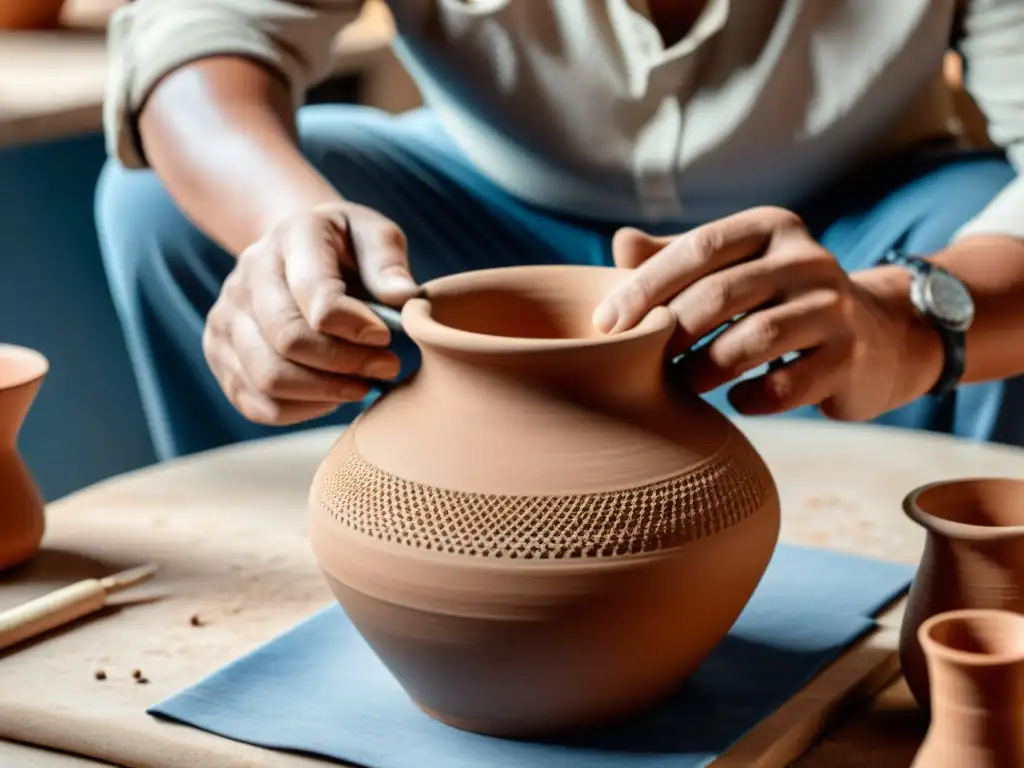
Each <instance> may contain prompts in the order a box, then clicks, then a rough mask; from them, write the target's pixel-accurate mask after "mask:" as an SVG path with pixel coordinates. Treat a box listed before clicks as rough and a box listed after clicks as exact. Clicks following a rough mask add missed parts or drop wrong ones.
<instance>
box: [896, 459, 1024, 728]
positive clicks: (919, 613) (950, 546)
mask: <svg viewBox="0 0 1024 768" xmlns="http://www.w3.org/2000/svg"><path fill="white" fill-rule="evenodd" d="M903 509H904V511H905V512H906V514H907V515H908V516H909V517H910V519H911V520H913V521H914V522H916V523H918V524H919V525H921V526H923V527H924V528H925V530H926V531H927V537H926V539H925V547H924V554H923V555H922V558H921V563H920V565H919V567H918V570H917V574H916V576H915V577H914V583H913V584H912V585H911V588H910V594H909V595H908V598H907V609H906V613H905V614H904V618H903V625H902V628H901V633H900V663H901V665H902V667H903V674H904V676H905V677H906V680H907V684H908V686H909V687H910V690H911V692H912V693H913V694H914V698H915V699H916V700H917V703H918V705H920V707H921V708H922V709H927V708H928V706H929V694H928V674H927V669H926V665H925V659H924V653H923V651H922V649H921V644H920V641H919V637H918V630H919V628H920V627H921V624H922V623H923V622H924V621H926V620H927V619H928V618H930V617H932V616H935V615H936V614H939V613H944V612H946V611H953V610H958V609H961V608H983V609H997V610H1008V611H1014V612H1016V613H1024V591H1022V589H1021V586H1022V583H1024V480H1018V479H1013V478H965V479H958V480H948V481H941V482H936V483H931V484H929V485H925V486H923V487H921V488H918V489H916V490H914V491H912V492H911V493H910V494H908V495H907V497H906V498H905V499H904V501H903Z"/></svg>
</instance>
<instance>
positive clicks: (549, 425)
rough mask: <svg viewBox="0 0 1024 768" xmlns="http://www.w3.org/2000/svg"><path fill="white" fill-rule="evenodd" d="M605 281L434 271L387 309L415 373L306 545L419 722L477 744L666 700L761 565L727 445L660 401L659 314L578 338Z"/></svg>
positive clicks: (667, 318) (703, 407)
mask: <svg viewBox="0 0 1024 768" xmlns="http://www.w3.org/2000/svg"><path fill="white" fill-rule="evenodd" d="M624 276H625V274H624V273H623V272H622V271H619V270H615V269H610V268H602V267H561V266H551V267H546V266H545V267H513V268H500V269H489V270H481V271H476V272H470V273H464V274H460V275H456V276H452V277H447V278H443V279H440V280H437V281H434V282H431V283H428V284H426V285H425V286H424V287H423V295H422V297H420V298H415V299H413V300H411V301H409V302H408V303H407V304H406V305H405V307H404V308H403V311H402V323H403V326H404V329H405V331H406V332H407V333H408V334H409V336H410V337H411V338H412V339H413V340H414V341H415V342H416V344H417V345H418V346H419V348H420V350H421V352H422V362H421V366H420V368H419V370H418V372H417V373H416V374H415V375H414V376H412V377H411V378H410V379H409V380H408V381H406V382H404V383H402V384H400V385H398V386H396V387H395V388H394V389H393V390H392V391H391V392H390V393H389V394H387V395H385V396H384V397H383V398H381V399H379V400H378V401H377V402H375V403H374V404H373V405H372V406H371V407H370V408H369V409H368V410H367V411H366V412H364V413H363V414H362V415H361V416H360V417H359V419H358V420H357V421H356V422H355V423H354V424H353V425H352V426H351V427H350V428H349V429H348V430H346V431H345V432H344V433H343V434H342V436H341V438H340V439H339V440H338V441H337V443H336V444H335V445H334V447H333V449H332V450H331V452H330V455H329V456H328V457H327V458H326V460H325V461H324V462H323V464H322V465H321V467H320V469H319V471H318V473H317V475H316V479H315V481H314V483H313V488H312V491H311V495H310V521H311V527H310V534H311V539H312V543H313V546H314V549H315V552H316V555H317V557H318V559H319V562H320V564H321V566H322V569H323V571H324V573H325V574H326V577H327V581H328V583H329V585H330V587H331V589H332V590H333V592H334V594H335V596H336V597H337V599H338V601H339V602H340V603H341V605H342V607H343V608H344V610H345V611H346V612H347V614H348V616H349V617H350V618H351V620H352V622H353V623H354V625H355V626H356V627H357V628H358V630H359V631H360V632H361V633H362V635H363V637H364V638H365V639H366V640H367V642H368V643H369V645H370V646H371V647H372V648H373V649H374V651H375V652H376V653H377V655H378V656H379V658H380V659H381V660H382V661H383V663H384V664H385V665H386V666H387V667H388V668H389V669H390V671H391V672H392V674H393V675H394V676H395V677H396V678H397V680H398V681H399V682H400V684H401V685H402V686H403V687H404V688H405V690H406V692H407V693H408V694H409V695H410V696H411V698H412V699H413V700H414V701H415V702H416V703H417V704H418V705H419V706H420V707H422V708H423V709H424V710H426V711H427V712H428V713H429V714H431V715H432V716H434V717H436V718H438V719H440V720H441V721H443V722H446V723H448V724H450V725H454V726H456V727H459V728H463V729H467V730H472V731H478V732H483V733H488V734H492V735H503V736H519V737H538V736H542V735H544V734H551V733H556V732H560V731H566V730H573V729H576V728H582V727H585V726H590V725H596V724H599V723H602V722H606V721H608V720H610V719H612V718H616V717H618V716H623V715H626V714H629V713H632V712H634V711H636V710H638V709H641V708H644V707H646V706H647V705H650V704H652V703H654V702H655V701H657V700H658V699H660V698H661V697H663V696H665V695H667V694H668V693H670V692H671V691H673V690H674V689H675V688H676V687H677V686H678V685H679V684H680V682H681V681H682V680H684V679H685V678H686V677H687V676H688V675H690V673H692V672H693V671H694V669H695V668H696V667H697V666H698V665H699V664H700V662H701V661H702V660H703V659H704V658H705V657H706V656H707V655H708V653H709V652H710V651H711V650H712V649H713V648H714V646H715V645H716V644H717V643H718V642H719V641H720V640H721V639H722V638H723V636H724V635H725V634H726V633H727V631H728V630H729V628H730V627H731V626H732V624H733V622H734V621H735V620H736V618H737V617H738V616H739V613H740V611H741V610H742V609H743V607H744V606H745V605H746V603H747V601H748V600H749V599H750V596H751V593H752V592H753V591H754V588H755V587H756V586H757V584H758V582H759V580H760V579H761V576H762V574H763V573H764V570H765V568H766V567H767V565H768V561H769V559H770V558H771V556H772V553H773V551H774V548H775V545H776V542H777V539H778V533H779V501H778V495H777V491H776V487H775V484H774V482H773V479H772V477H771V475H770V474H769V471H768V469H767V467H766V466H765V464H764V462H763V461H762V459H761V457H760V456H759V455H758V454H757V452H756V451H755V450H754V448H753V447H752V446H751V445H750V443H749V442H748V441H747V440H746V438H745V437H744V436H743V435H742V434H741V433H740V431H739V430H738V429H737V428H736V427H735V426H734V425H733V424H732V422H730V421H729V420H728V419H726V418H725V417H724V416H722V415H721V414H720V413H718V412H717V411H716V410H714V409H713V408H712V407H711V406H709V405H707V404H706V403H705V402H704V401H702V400H701V399H700V398H698V397H696V396H695V395H692V394H690V393H687V392H672V391H670V390H669V389H668V387H667V386H666V380H665V376H664V362H663V360H664V355H665V350H666V346H667V342H668V341H669V338H670V337H671V335H672V333H673V330H674V327H675V319H674V317H673V315H672V314H671V312H670V311H669V310H668V309H665V308H658V309H656V310H654V311H653V312H651V313H650V314H649V315H648V316H647V317H646V318H645V319H644V320H643V321H642V322H640V323H639V325H638V326H637V327H635V328H634V329H632V330H628V331H625V332H622V333H618V334H616V335H612V336H602V335H600V334H598V333H596V332H595V331H594V330H593V326H592V323H591V314H592V312H593V310H594V308H595V307H596V306H597V303H598V302H599V300H600V299H601V298H602V297H603V296H604V295H605V294H606V293H607V292H608V291H609V290H611V289H612V287H613V286H614V285H615V284H616V283H617V281H619V280H621V279H623V277H624Z"/></svg>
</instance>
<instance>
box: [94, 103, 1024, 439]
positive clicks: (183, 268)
mask: <svg viewBox="0 0 1024 768" xmlns="http://www.w3.org/2000/svg"><path fill="white" fill-rule="evenodd" d="M299 124H300V133H301V136H302V145H303V149H304V151H305V153H306V155H307V157H308V158H309V159H310V160H311V161H312V162H313V163H314V164H315V166H316V167H317V168H318V169H319V170H320V171H321V172H322V173H323V174H324V175H325V177H326V178H327V179H329V180H330V181H331V183H332V184H333V185H334V186H335V187H336V188H337V189H338V190H339V191H340V192H341V194H342V195H343V196H344V197H346V198H348V199H349V200H353V201H356V202H359V203H362V204H363V205H367V206H369V207H371V208H375V209H376V210H378V211H380V212H382V213H383V214H385V215H386V216H388V217H390V218H391V219H393V220H394V221H395V222H396V223H398V224H399V225H400V226H401V227H402V228H403V229H404V231H405V233H406V235H407V236H408V241H409V256H410V259H411V266H412V271H413V275H414V277H415V278H416V279H417V280H418V281H421V282H422V281H425V280H428V279H431V278H434V277H438V276H441V275H445V274H449V273H453V272H460V271H466V270H471V269H478V268H483V267H491V266H498V265H513V264H524V263H536V264H540V263H575V264H610V263H611V248H610V243H611V237H612V235H613V234H614V232H615V230H616V229H617V228H618V227H619V226H622V225H626V224H630V223H631V222H627V221H623V222H606V221H601V222H597V221H589V220H581V219H575V220H573V219H567V218H566V217H564V216H557V215H553V214H552V213H550V212H547V211H544V210H540V209H538V208H535V207H531V206H529V205H526V204H524V203H522V202H521V201H519V200H517V199H515V198H513V197H510V196H509V195H508V194H506V193H505V192H503V191H502V190H501V189H499V188H498V187H496V186H495V185H494V184H492V183H491V182H490V181H488V180H487V179H486V178H485V177H484V176H482V175H481V174H480V173H478V172H477V171H476V170H475V169H474V168H473V166H472V165H471V164H470V163H469V162H468V161H467V160H466V159H465V158H464V157H463V155H462V154H461V152H460V151H459V150H458V148H457V147H456V146H455V145H454V144H453V143H452V142H451V140H450V139H449V138H448V137H447V136H446V135H445V133H444V131H443V130H442V129H441V128H440V127H439V125H438V123H437V121H436V120H435V118H434V117H433V115H432V114H431V113H430V112H429V111H427V110H418V111H415V112H411V113H408V114H406V115H403V116H400V117H393V116H390V115H386V114H384V113H381V112H378V111H376V110H372V109H369V108H365V107H355V106H342V105H329V106H317V107H307V108H305V109H304V110H302V111H301V112H300V116H299ZM1012 177H1013V171H1012V170H1011V168H1010V166H1009V165H1008V164H1007V163H1006V162H1005V160H1004V159H1003V158H1002V157H1000V156H998V155H994V154H991V153H963V152H957V151H953V150H951V149H948V148H945V149H944V148H938V149H935V150H933V151H920V152H915V153H914V154H913V156H908V157H906V158H902V159H899V160H896V161H893V162H889V163H886V164H885V166H884V167H882V168H880V169H876V170H873V171H871V170H869V171H866V172H862V174H861V176H860V177H859V178H850V179H847V180H846V181H845V182H844V183H843V184H841V185H838V186H837V187H836V188H835V189H831V190H824V191H823V192H822V194H821V195H820V196H818V197H816V198H815V199H814V200H812V201H809V202H808V204H807V205H805V206H802V207H800V208H799V209H798V212H799V213H800V214H801V215H802V216H803V217H804V219H805V221H806V222H807V223H808V226H809V227H810V228H811V230H812V232H813V233H814V234H815V236H816V237H817V238H818V239H819V240H820V241H821V242H822V244H823V245H824V246H825V247H827V248H828V249H829V250H830V251H831V252H832V253H833V254H835V256H836V258H837V259H838V260H839V262H840V264H842V266H843V267H844V268H845V269H846V270H848V271H852V270H858V269H864V268H866V267H870V266H872V265H873V264H875V263H877V262H878V261H879V259H881V257H882V256H883V255H884V254H885V252H886V251H887V250H888V249H889V248H890V247H892V246H894V245H900V246H902V247H903V248H904V249H905V250H907V251H910V252H918V253H927V252H930V251H934V250H938V249H940V248H942V247H943V246H945V245H946V244H947V243H948V241H949V239H950V237H951V236H952V234H953V232H954V231H955V230H956V228H957V227H958V226H959V225H960V224H962V223H963V222H965V221H967V220H968V219H969V218H971V217H973V216H974V215H975V214H976V213H978V212H979V211H980V210H981V209H982V208H983V207H984V206H985V205H986V204H987V203H988V201H989V200H991V199H992V198H993V197H994V196H995V195H996V193H997V192H998V191H999V190H1000V189H1001V188H1002V187H1003V186H1004V185H1005V184H1006V183H1007V182H1008V181H1009V180H1010V179H1011V178H1012ZM764 202H765V203H766V204H771V203H773V202H774V201H771V200H765V201H764ZM96 218H97V227H98V231H99V238H100V244H101V248H102V251H103V256H104V261H105V265H106V270H107V275H108V278H109V281H110V286H111V291H112V293H113V297H114V302H115V305H116V307H117V311H118V313H119V316H120V319H121V323H122V326H123V329H124V335H125V340H126V343H127V346H128V350H129V353H130V355H131V359H132V362H133V365H134V369H135V374H136V376H137V379H138V383H139V387H140V390H141V395H142V402H143V404H144V407H145V409H146V416H147V419H148V422H149V425H150V429H151V432H152V436H153V440H154V443H155V445H156V449H157V453H158V455H159V457H160V458H169V457H173V456H179V455H183V454H188V453H192V452H195V451H199V450H204V449H208V448H214V447H216V446H220V445H224V444H227V443H233V442H238V441H242V440H249V439H253V438H259V437H263V436H267V435H272V434H280V433H282V432H285V431H291V430H295V429H304V428H309V427H313V426H323V425H326V424H343V423H348V422H349V421H351V419H352V418H354V416H355V415H356V414H357V413H358V411H359V410H360V409H361V408H362V407H365V404H351V405H346V406H343V407H341V408H340V409H338V410H337V411H336V412H334V413H333V414H331V415H330V416H327V417H324V418H322V419H318V420H316V421H313V422H309V423H307V424H303V425H300V426H297V427H287V428H276V427H267V426H261V425H257V424H253V423H251V422H249V421H247V420H246V419H245V418H244V417H242V416H241V415H240V414H239V413H238V412H237V411H236V410H235V409H234V408H233V407H232V406H231V405H230V403H229V402H228V400H227V399H226V398H225V396H224V395H223V394H222V392H221V390H220V388H219V387H218V385H217V382H216V381H215V379H214V377H213V375H212V374H211V372H210V370H209V368H208V367H207V365H206V362H205V360H204V358H203V353H202V342H201V338H202V331H203V322H204V318H205V317H206V314H207V312H208V311H209V310H210V307H211V306H212V305H213V302H214V300H215V299H216V297H217V295H218V292H219V290H220V286H221V283H222V282H223V280H224V278H225V277H226V276H227V274H228V273H229V271H230V270H231V268H232V266H233V264H234V259H233V258H232V257H231V256H230V255H229V254H227V253H225V252H224V251H223V250H221V249H220V248H219V247H218V246H216V245H215V244H214V243H212V242H211V241H210V240H209V239H208V238H207V237H206V236H204V235H203V234H202V233H201V232H200V231H199V230H197V229H196V228H195V227H194V226H193V225H192V224H190V223H189V222H188V221H187V220H186V218H185V217H184V216H183V215H182V214H181V213H180V212H179V211H178V209H177V208H176V207H175V205H174V203H173V202H172V201H171V199H170V198H169V197H168V195H167V194H166V192H165V191H164V189H163V187H162V186H161V184H160V181H159V180H158V179H157V178H156V176H155V175H154V174H152V173H151V172H148V171H126V170H124V169H122V168H121V167H120V166H118V165H117V164H115V163H109V164H108V165H107V167H106V168H105V170H104V172H103V174H102V177H101V179H100V183H99V188H98V191H97V202H96ZM632 223H633V224H636V222H632ZM698 223H699V222H677V223H673V224H671V225H664V226H659V227H657V228H656V229H655V230H653V231H655V232H657V233H661V234H665V233H672V232H681V231H684V230H686V229H688V228H690V227H692V226H694V225H695V224H698ZM648 229H650V228H648ZM397 343H398V349H397V351H398V352H399V354H400V355H401V356H402V359H403V364H404V365H403V375H404V374H407V373H408V372H409V371H410V370H412V369H414V368H415V366H416V365H417V364H418V356H417V355H416V353H415V348H414V347H412V345H410V344H409V343H408V340H407V339H406V340H401V339H400V340H399V341H398V342H397ZM725 389H726V388H722V389H721V390H718V391H715V392H712V393H710V394H709V395H708V399H709V400H711V401H712V402H713V403H715V405H717V406H719V407H721V408H723V409H724V410H726V411H729V410H730V408H729V406H728V404H727V402H726V400H725ZM789 416H800V417H817V416H818V412H817V411H816V410H815V409H813V408H807V409H801V410H800V411H797V412H793V413H791V414H789ZM878 421H879V422H881V423H885V424H891V425H899V426H903V427H909V428H915V429H928V430H935V431H938V432H946V433H953V434H956V435H961V436H965V437H970V438H976V439H981V440H991V441H999V442H1006V443H1012V444H1016V445H1024V389H1022V380H1021V379H1013V380H1009V381H997V382H991V383H985V384H974V385H970V386H964V387H961V388H960V389H959V390H958V391H957V392H956V393H954V394H952V395H950V396H948V397H945V398H941V399H935V398H930V397H925V398H922V399H920V400H918V401H916V402H914V403H911V404H909V405H907V406H906V407H903V408H900V409H898V410H896V411H893V412H891V413H887V414H885V415H883V416H882V417H881V418H879V419H878Z"/></svg>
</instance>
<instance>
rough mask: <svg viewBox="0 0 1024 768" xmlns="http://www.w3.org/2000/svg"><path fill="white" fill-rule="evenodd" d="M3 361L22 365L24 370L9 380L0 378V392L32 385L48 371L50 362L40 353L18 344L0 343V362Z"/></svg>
mask: <svg viewBox="0 0 1024 768" xmlns="http://www.w3.org/2000/svg"><path fill="white" fill-rule="evenodd" d="M5 360H10V361H13V362H17V363H22V364H23V365H24V368H25V370H24V371H23V372H21V373H19V374H17V375H14V376H11V377H10V379H4V378H3V377H2V376H0V392H5V391H8V390H11V389H17V388H18V387H24V386H26V385H27V384H34V383H35V382H37V381H39V380H40V379H42V378H43V377H44V376H46V374H47V373H49V371H50V361H49V360H48V359H47V357H46V355H44V354H43V353H42V352H40V351H38V350H35V349H32V348H30V347H22V346H19V345H18V344H6V343H2V342H0V361H5Z"/></svg>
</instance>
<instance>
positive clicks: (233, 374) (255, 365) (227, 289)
mask: <svg viewBox="0 0 1024 768" xmlns="http://www.w3.org/2000/svg"><path fill="white" fill-rule="evenodd" d="M355 278H357V279H358V281H359V282H361V283H362V286H363V287H364V288H365V290H366V291H367V292H369V293H370V294H371V295H372V296H374V297H376V298H377V299H379V300H380V301H382V302H384V303H391V304H399V303H401V302H402V301H404V300H405V299H407V298H409V297H410V296H412V295H413V294H414V293H415V292H416V290H417V287H416V284H415V283H414V282H413V279H412V277H411V275H410V273H409V268H408V260H407V255H406V243H405V237H404V235H403V234H402V231H401V230H400V229H399V228H398V227H397V226H396V225H395V224H394V223H393V222H391V221H389V220H388V219H386V218H385V217H383V216H381V215H380V214H378V213H376V212H375V211H372V210H370V209H368V208H364V207H362V206H359V205H354V204H350V203H343V202H339V203H336V204H330V205H324V206H319V207H317V208H314V209H313V210H311V211H309V212H308V213H303V214H299V215H296V216H292V217H290V218H288V219H286V220H284V221H282V222H281V223H280V224H278V225H277V226H275V227H274V228H273V229H272V230H271V231H270V232H268V233H267V234H266V235H265V236H264V237H262V238H261V239H260V240H258V241H257V242H255V243H253V244H252V245H251V246H249V248H247V249H246V250H245V251H244V252H243V253H242V255H241V256H240V257H239V258H238V263H237V265H236V266H235V268H234V270H233V271H232V272H231V274H230V275H229V276H228V278H227V280H225V281H224V285H223V287H222V289H221V293H220V296H219V297H218V299H217V301H216V303H215V304H214V306H213V308H212V309H211V310H210V313H209V315H208V316H207V320H206V329H205V332H204V334H203V351H204V353H205V355H206V359H207V362H208V363H209V365H210V368H211V369H212V370H213V373H214V375H215V376H216V377H217V381H218V382H219V383H220V386H221V388H222V389H223V390H224V392H225V393H226V394H227V396H228V398H229V399H230V400H231V402H232V403H233V404H234V405H235V407H236V408H238V409H239V410H240V411H241V412H242V414H243V415H245V416H246V417H247V418H248V419H250V420H252V421H255V422H259V423H263V424H275V425H283V424H294V423H298V422H301V421H306V420H309V419H312V418H315V417H317V416H321V415H324V414H326V413H329V412H330V411H333V410H334V409H335V408H336V407H337V406H338V405H339V404H341V403H344V402H354V401H358V400H361V399H362V398H364V397H365V396H366V395H367V393H368V392H369V389H370V386H371V382H370V381H368V380H390V379H393V378H395V377H396V376H397V375H398V373H399V360H398V357H397V356H396V355H395V354H394V353H393V352H391V351H389V350H388V349H386V347H387V346H388V344H389V343H390V340H391V335H390V332H389V331H388V328H387V326H386V325H385V324H384V322H383V321H382V320H381V319H380V318H379V317H378V316H377V315H376V314H375V313H374V312H373V311H372V310H371V309H370V308H369V307H367V306H366V304H364V303H363V302H362V301H359V300H358V299H356V298H354V297H353V296H352V291H351V290H350V285H349V283H348V282H347V281H351V280H352V279H355Z"/></svg>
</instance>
